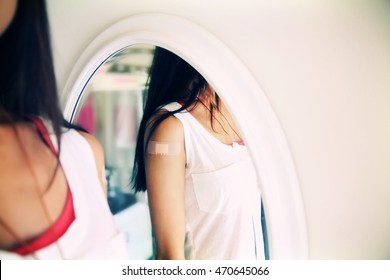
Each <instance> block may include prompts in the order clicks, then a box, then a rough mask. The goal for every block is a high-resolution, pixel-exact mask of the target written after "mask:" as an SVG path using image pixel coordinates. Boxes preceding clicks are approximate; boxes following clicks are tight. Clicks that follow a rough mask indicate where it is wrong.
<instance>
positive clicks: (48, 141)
mask: <svg viewBox="0 0 390 280" xmlns="http://www.w3.org/2000/svg"><path fill="white" fill-rule="evenodd" d="M29 119H30V120H31V121H32V122H33V124H34V125H35V127H36V128H37V129H38V132H39V133H40V134H41V136H42V138H43V140H44V141H45V143H46V144H47V145H49V148H50V150H51V151H52V152H53V154H54V155H55V156H56V157H58V152H57V150H56V148H55V147H54V145H53V142H52V141H51V139H50V136H49V132H48V131H47V128H46V127H45V125H44V124H43V122H42V120H41V119H40V118H37V117H29Z"/></svg>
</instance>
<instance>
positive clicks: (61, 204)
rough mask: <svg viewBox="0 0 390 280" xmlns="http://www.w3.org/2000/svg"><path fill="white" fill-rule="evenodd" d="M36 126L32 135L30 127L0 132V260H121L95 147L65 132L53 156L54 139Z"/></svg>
mask: <svg viewBox="0 0 390 280" xmlns="http://www.w3.org/2000/svg"><path fill="white" fill-rule="evenodd" d="M35 125H36V126H37V127H39V132H38V131H37V130H36V129H35V128H34V126H32V125H31V124H27V123H26V124H17V125H16V126H15V129H16V131H17V133H18V134H16V132H15V130H14V129H13V128H12V127H5V126H0V135H2V136H3V135H4V136H5V137H4V138H2V140H1V142H0V156H1V157H3V156H4V159H5V160H4V161H2V163H0V169H1V171H0V177H1V178H4V181H2V184H1V187H0V188H1V190H0V192H1V193H0V202H1V206H0V207H1V208H0V219H1V220H0V221H1V223H0V240H1V244H0V246H1V249H2V250H3V251H1V250H0V257H2V258H18V257H20V256H23V257H24V258H37V259H102V258H103V259H108V258H126V257H127V253H126V247H125V242H124V240H123V236H122V234H121V233H120V232H119V231H118V230H117V229H116V227H115V223H114V219H113V216H112V214H111V212H110V209H109V207H108V204H107V200H106V197H105V194H104V189H102V187H103V186H102V184H101V179H103V178H102V172H100V171H103V170H102V169H103V167H104V165H103V158H102V156H103V154H102V149H101V146H100V144H99V143H98V142H97V141H96V139H95V138H94V137H93V136H90V135H86V134H83V135H82V134H81V133H79V132H77V131H76V130H74V129H66V130H63V132H62V134H61V149H60V155H59V158H57V156H56V150H57V149H56V147H54V145H55V143H56V141H55V140H56V138H55V136H54V134H52V133H47V132H46V129H45V126H44V124H43V122H41V121H38V122H37V121H35ZM42 130H43V133H42ZM18 139H22V141H21V140H18ZM19 141H21V142H19ZM22 143H23V144H22ZM46 144H47V145H46ZM48 146H51V148H49V147H48ZM6 162H7V164H6ZM58 164H59V165H58ZM57 165H58V166H57ZM3 167H4V168H3ZM98 168H99V169H98ZM56 169H57V171H56ZM54 174H55V176H54V177H53V175H54ZM15 178H17V179H15ZM52 178H53V181H52V182H51V180H52ZM91 237H93V238H91ZM15 253H16V254H15Z"/></svg>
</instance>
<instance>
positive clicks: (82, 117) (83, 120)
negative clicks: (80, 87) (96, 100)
mask: <svg viewBox="0 0 390 280" xmlns="http://www.w3.org/2000/svg"><path fill="white" fill-rule="evenodd" d="M76 124H77V125H80V126H81V127H82V128H84V129H86V130H87V131H88V132H89V133H91V134H94V133H95V130H96V122H95V107H94V104H93V95H92V94H90V95H89V96H88V97H87V99H86V100H85V102H84V104H83V107H82V108H81V110H80V113H79V115H78V118H77V120H76Z"/></svg>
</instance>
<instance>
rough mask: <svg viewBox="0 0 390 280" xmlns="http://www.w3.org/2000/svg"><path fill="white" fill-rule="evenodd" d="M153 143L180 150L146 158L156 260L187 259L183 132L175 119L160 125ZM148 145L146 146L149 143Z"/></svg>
mask: <svg viewBox="0 0 390 280" xmlns="http://www.w3.org/2000/svg"><path fill="white" fill-rule="evenodd" d="M150 140H151V141H156V142H168V143H173V144H174V145H179V146H180V152H179V154H175V155H155V154H149V153H146V154H145V171H146V182H147V191H148V199H149V206H150V212H151V218H152V225H153V230H154V233H155V237H156V243H157V249H158V255H157V258H168V259H184V236H185V214H184V180H185V150H184V131H183V126H182V124H181V122H180V121H179V120H178V119H177V118H175V117H174V116H171V117H168V118H167V119H165V120H164V121H162V122H161V124H159V125H158V126H157V128H156V130H155V131H154V133H153V134H152V136H151V138H150ZM146 144H147V143H146Z"/></svg>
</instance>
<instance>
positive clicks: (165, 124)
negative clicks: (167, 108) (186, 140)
mask: <svg viewBox="0 0 390 280" xmlns="http://www.w3.org/2000/svg"><path fill="white" fill-rule="evenodd" d="M183 137H184V129H183V125H182V123H181V121H180V120H179V119H177V118H176V117H175V116H169V117H168V118H166V119H165V120H163V121H162V122H161V123H160V124H159V125H158V126H157V127H156V129H155V131H154V132H153V135H152V137H151V138H150V139H151V140H158V141H180V140H183Z"/></svg>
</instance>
